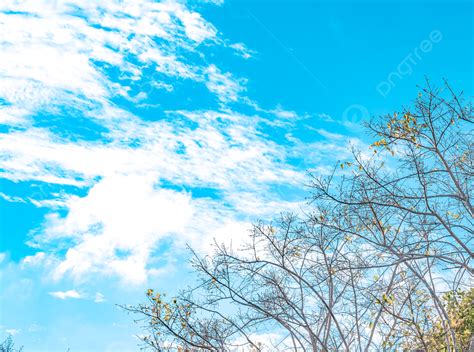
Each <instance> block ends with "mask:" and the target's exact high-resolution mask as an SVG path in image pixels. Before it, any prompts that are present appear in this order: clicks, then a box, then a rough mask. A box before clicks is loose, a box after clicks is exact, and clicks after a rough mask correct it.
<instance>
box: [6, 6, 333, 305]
mask: <svg viewBox="0 0 474 352" xmlns="http://www.w3.org/2000/svg"><path fill="white" fill-rule="evenodd" d="M212 46H215V47H220V48H227V49H228V50H230V51H232V50H233V51H237V52H239V53H240V54H241V55H242V56H243V58H247V57H248V55H250V51H249V50H248V49H247V48H246V47H245V45H244V44H228V43H227V41H226V40H224V39H222V38H220V36H219V34H218V31H217V29H216V28H215V27H214V26H213V25H212V24H210V23H209V22H207V21H206V20H205V19H204V18H203V17H202V16H201V15H200V14H199V13H198V12H196V11H193V10H191V9H190V8H189V7H187V6H186V5H185V4H184V3H181V2H176V1H165V2H155V1H151V0H140V1H125V2H123V1H118V0H110V1H103V2H83V1H78V0H64V1H56V2H55V1H53V2H49V1H33V0H27V1H24V2H21V3H18V2H16V1H5V2H2V4H1V5H0V47H1V51H0V77H1V80H0V99H1V101H2V104H1V105H0V122H1V123H3V124H4V125H9V126H16V127H15V128H14V129H11V130H9V132H8V133H2V134H0V151H1V153H2V158H1V159H0V167H1V169H0V176H1V177H2V178H4V179H8V180H11V181H14V182H33V181H34V182H43V183H48V184H54V185H61V186H64V187H65V186H74V187H77V188H80V189H83V190H85V192H82V194H81V195H78V194H76V193H75V192H73V191H71V192H67V191H63V192H60V193H55V194H53V193H51V194H48V195H47V197H44V198H43V199H41V200H35V199H34V198H29V197H26V198H22V197H18V196H16V195H14V194H12V195H10V194H7V193H2V194H0V196H1V197H2V198H3V199H5V200H7V201H15V202H27V203H31V204H33V205H35V206H37V207H43V208H47V209H49V210H50V211H49V213H48V214H47V216H46V217H45V219H44V221H43V223H42V224H38V226H37V227H36V228H34V229H31V231H30V234H29V238H30V239H29V242H28V244H29V245H30V246H32V247H34V248H37V249H38V250H39V251H40V252H38V254H36V255H34V256H29V257H26V258H24V260H23V267H27V266H32V265H37V266H45V267H47V268H49V269H51V276H52V278H54V279H55V280H62V279H65V278H69V277H72V278H73V279H74V280H75V281H76V282H81V283H82V282H84V281H87V280H91V279H92V278H95V277H96V275H103V276H110V277H116V278H119V279H120V280H121V281H124V282H127V283H130V284H135V285H139V284H142V283H144V282H145V281H146V280H147V278H148V277H149V276H150V275H152V274H153V273H157V272H158V271H159V270H161V269H162V267H163V263H161V264H160V265H161V267H156V265H154V264H153V263H154V257H155V256H164V253H163V249H159V248H160V243H163V241H166V240H169V239H171V242H172V245H171V248H168V249H167V250H168V251H169V250H177V248H183V247H184V244H185V243H190V244H192V245H193V246H195V247H196V248H200V249H202V250H208V249H209V246H208V244H209V243H210V242H211V241H212V239H214V238H215V239H216V240H218V241H233V243H234V244H237V243H239V242H241V241H242V240H243V239H244V238H245V236H246V235H247V230H248V229H249V227H250V223H251V222H252V221H253V220H255V219H256V217H266V216H273V215H274V214H276V213H278V212H279V211H285V210H292V211H298V207H299V206H300V204H301V203H300V202H299V201H294V200H291V199H288V197H287V195H286V194H285V191H284V189H287V188H288V187H294V188H301V187H302V185H303V183H304V182H303V181H304V179H305V165H303V166H302V165H298V164H295V163H292V162H289V161H288V159H290V158H292V159H296V158H295V156H298V157H301V158H304V157H305V155H306V156H307V155H316V154H318V153H319V152H318V150H319V148H323V149H324V150H325V152H324V153H323V154H318V157H317V158H318V160H321V159H323V158H327V159H329V160H332V158H333V157H334V154H336V153H341V152H342V147H341V145H338V144H334V143H332V142H330V141H326V142H325V143H321V144H315V143H314V144H311V143H307V142H303V141H301V140H299V139H298V138H297V137H295V136H294V135H292V134H291V133H289V132H288V133H287V134H286V135H285V138H286V140H285V141H283V142H284V143H282V141H278V140H275V139H273V138H272V136H270V135H269V134H268V133H266V132H264V129H265V128H267V127H268V126H273V127H282V126H284V127H285V128H289V129H291V127H292V126H294V125H295V124H297V123H299V121H300V119H299V117H298V114H297V113H296V112H293V111H290V110H286V109H284V108H283V107H282V106H278V107H277V108H274V109H262V108H260V107H259V106H258V104H257V103H255V102H253V101H252V100H251V99H250V98H247V97H246V96H245V94H246V83H247V82H246V80H245V79H243V78H240V77H238V75H237V74H235V73H230V72H226V71H225V70H223V69H222V68H221V67H219V66H218V65H217V63H213V62H212V56H208V55H207V49H208V47H212ZM196 87H200V88H199V89H203V90H204V91H206V90H207V95H206V99H209V98H212V99H209V100H208V101H209V103H208V105H209V107H206V108H203V107H202V106H199V104H197V105H198V106H199V107H194V106H193V105H192V104H191V106H190V107H189V108H183V106H184V105H185V104H184V103H185V102H187V101H188V100H189V97H190V96H191V97H192V96H194V95H195V90H196V89H198V88H196ZM181 90H184V91H185V92H184V93H183V92H181V93H179V92H180V91H181ZM160 94H165V95H160ZM166 94H170V95H171V94H181V95H177V96H178V97H179V98H180V100H179V101H178V103H176V104H174V106H172V107H166V109H164V108H162V107H161V105H160V104H161V103H162V100H163V101H164V102H167V101H168V100H167V99H162V100H160V99H161V97H163V96H164V97H167V96H168V95H166ZM175 98H176V96H175ZM169 100H170V99H169ZM195 105H196V104H195ZM242 105H244V106H245V109H244V110H245V113H243V112H240V111H239V106H242ZM85 126H89V127H87V129H86V130H85V132H81V133H79V132H77V129H79V128H85ZM273 127H272V128H273ZM325 136H326V137H327V136H330V135H329V134H328V133H326V135H325ZM285 187H286V188H285ZM52 263H54V265H52ZM166 265H171V264H164V266H166ZM51 294H52V295H53V296H55V297H57V298H61V299H64V298H79V297H74V295H79V293H77V292H76V291H66V292H62V291H57V292H52V293H51ZM99 300H100V298H99Z"/></svg>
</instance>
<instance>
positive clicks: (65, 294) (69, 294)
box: [49, 290, 83, 300]
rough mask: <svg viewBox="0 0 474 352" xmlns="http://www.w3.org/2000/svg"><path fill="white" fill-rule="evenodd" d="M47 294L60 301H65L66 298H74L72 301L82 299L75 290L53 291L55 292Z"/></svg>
mask: <svg viewBox="0 0 474 352" xmlns="http://www.w3.org/2000/svg"><path fill="white" fill-rule="evenodd" d="M49 294H50V295H51V296H53V297H55V298H58V299H62V300H65V299H68V298H74V299H79V298H83V297H82V295H81V294H80V293H79V292H77V291H76V290H69V291H55V292H49Z"/></svg>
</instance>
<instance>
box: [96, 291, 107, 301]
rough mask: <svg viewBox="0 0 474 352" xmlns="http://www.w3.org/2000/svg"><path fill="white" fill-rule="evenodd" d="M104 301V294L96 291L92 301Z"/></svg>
mask: <svg viewBox="0 0 474 352" xmlns="http://www.w3.org/2000/svg"><path fill="white" fill-rule="evenodd" d="M105 301H106V299H105V296H104V295H103V294H102V293H100V292H96V294H95V298H94V302H95V303H103V302H105Z"/></svg>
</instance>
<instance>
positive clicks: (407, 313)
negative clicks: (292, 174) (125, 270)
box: [125, 81, 474, 351]
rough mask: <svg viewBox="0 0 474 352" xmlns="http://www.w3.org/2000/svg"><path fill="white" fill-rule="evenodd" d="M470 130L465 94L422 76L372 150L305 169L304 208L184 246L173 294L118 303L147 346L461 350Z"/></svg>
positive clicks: (378, 124) (464, 344) (383, 120)
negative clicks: (189, 278)
mask: <svg viewBox="0 0 474 352" xmlns="http://www.w3.org/2000/svg"><path fill="white" fill-rule="evenodd" d="M472 124H473V116H472V106H471V104H470V103H465V102H464V101H463V100H462V94H455V93H454V91H453V90H452V89H451V88H450V86H449V85H448V84H447V83H446V84H445V86H444V88H443V89H436V88H433V87H432V86H431V85H430V83H429V82H428V81H427V84H426V86H425V88H422V89H421V91H420V93H419V96H418V98H417V99H416V101H415V102H414V104H413V105H412V106H411V107H409V108H408V107H407V108H403V109H402V111H401V112H399V113H395V114H393V115H387V116H381V117H378V118H374V119H373V120H371V121H370V122H369V123H367V124H366V128H367V130H368V131H369V132H370V133H371V134H372V135H373V137H375V139H376V141H375V142H374V143H373V144H372V145H371V146H370V148H368V150H363V151H361V150H358V149H355V148H353V149H352V156H353V157H352V159H351V160H347V161H345V160H344V161H342V162H340V163H338V165H337V166H336V167H335V168H334V170H333V172H332V174H331V175H330V176H317V175H312V177H311V180H312V181H311V185H310V188H311V190H312V198H311V202H310V204H309V205H308V209H307V210H306V214H305V215H303V216H295V215H291V214H287V215H283V216H282V217H281V218H280V220H279V221H276V222H274V223H272V224H265V223H263V222H261V223H257V224H256V225H255V226H254V228H253V230H252V233H251V236H250V240H249V243H248V244H247V245H246V246H245V247H244V248H238V249H236V248H232V247H227V246H225V245H222V244H219V243H215V252H214V254H212V255H209V256H204V257H202V256H200V255H199V254H198V253H195V252H193V260H192V264H193V266H194V268H195V270H196V273H197V276H198V277H199V279H200V284H199V285H198V286H197V287H193V288H189V289H187V290H184V291H182V292H181V293H180V294H179V295H178V296H177V297H175V298H171V299H167V298H166V297H164V296H163V295H162V294H159V293H155V292H154V291H153V290H148V292H147V297H148V302H147V303H144V304H141V305H138V306H127V307H125V308H126V309H127V310H129V311H131V312H135V313H139V314H140V317H141V318H142V319H144V321H145V323H146V326H147V329H148V332H149V334H148V335H147V336H146V337H144V338H143V341H144V342H145V343H146V344H147V345H148V346H149V347H151V348H153V349H154V350H157V351H162V350H169V349H175V350H181V351H185V350H187V351H200V350H210V351H230V350H234V349H235V350H237V349H239V350H241V349H244V350H254V351H264V350H268V351H275V350H277V351H284V350H292V351H380V350H394V349H399V350H400V349H405V350H417V349H419V350H423V351H435V350H444V351H467V350H468V348H469V347H468V345H469V342H470V339H471V337H472V333H473V332H472V329H473V328H474V326H473V325H474V317H473V315H474V311H473V310H472V309H469V308H470V307H471V306H472V303H474V302H472V299H473V291H472V288H470V287H469V285H470V284H471V285H472V281H471V280H472V275H473V274H474V269H473V267H472V259H473V255H474V254H473V251H474V248H473V245H472V239H473V235H474V230H473V229H474V226H473V214H474V210H473V204H472V192H473V188H474V187H473V178H472V176H473V172H474V168H473V129H472ZM469 290H470V291H469ZM466 297H467V298H466ZM453 307H454V308H453Z"/></svg>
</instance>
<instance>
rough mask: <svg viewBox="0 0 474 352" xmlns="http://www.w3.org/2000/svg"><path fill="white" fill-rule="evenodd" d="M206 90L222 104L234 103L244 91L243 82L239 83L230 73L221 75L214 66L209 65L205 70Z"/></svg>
mask: <svg viewBox="0 0 474 352" xmlns="http://www.w3.org/2000/svg"><path fill="white" fill-rule="evenodd" d="M206 74H207V82H206V86H207V88H208V89H209V90H210V91H211V92H213V93H215V94H216V95H217V96H218V98H219V100H221V101H222V102H235V101H237V99H238V98H239V94H240V93H241V92H243V91H244V90H245V86H244V84H245V81H244V80H240V82H239V81H238V80H236V79H234V78H233V77H232V75H231V74H230V73H222V72H221V71H220V70H219V68H217V67H216V66H215V65H210V66H209V67H208V68H207V70H206Z"/></svg>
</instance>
